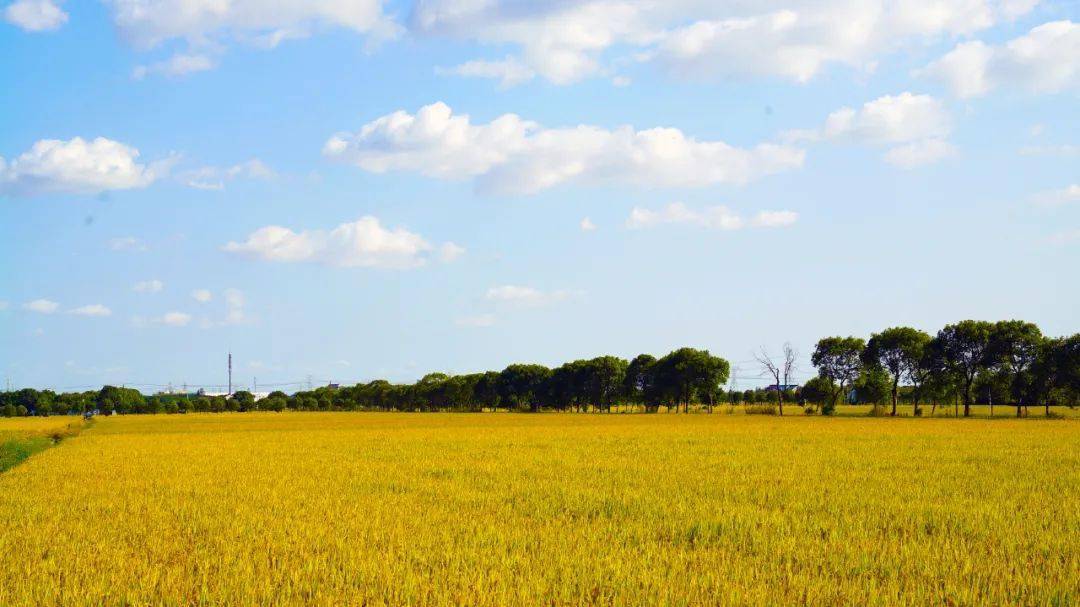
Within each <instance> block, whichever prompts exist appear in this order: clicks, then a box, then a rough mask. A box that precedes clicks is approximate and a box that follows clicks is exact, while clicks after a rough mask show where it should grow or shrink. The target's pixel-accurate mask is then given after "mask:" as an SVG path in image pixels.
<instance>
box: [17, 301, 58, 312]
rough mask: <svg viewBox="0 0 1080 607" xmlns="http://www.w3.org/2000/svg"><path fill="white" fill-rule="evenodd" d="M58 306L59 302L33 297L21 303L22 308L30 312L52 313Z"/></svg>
mask: <svg viewBox="0 0 1080 607" xmlns="http://www.w3.org/2000/svg"><path fill="white" fill-rule="evenodd" d="M59 307H60V304H58V303H56V302H55V301H51V300H48V299H35V300H33V301H28V302H26V303H24V304H23V309H24V310H29V311H31V312H37V313H39V314H52V313H53V312H55V311H56V309H57V308H59Z"/></svg>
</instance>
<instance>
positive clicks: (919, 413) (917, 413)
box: [915, 405, 922, 417]
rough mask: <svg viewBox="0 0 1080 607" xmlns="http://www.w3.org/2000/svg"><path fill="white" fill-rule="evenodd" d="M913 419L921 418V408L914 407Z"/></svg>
mask: <svg viewBox="0 0 1080 607" xmlns="http://www.w3.org/2000/svg"><path fill="white" fill-rule="evenodd" d="M915 417H922V407H920V406H919V405H915Z"/></svg>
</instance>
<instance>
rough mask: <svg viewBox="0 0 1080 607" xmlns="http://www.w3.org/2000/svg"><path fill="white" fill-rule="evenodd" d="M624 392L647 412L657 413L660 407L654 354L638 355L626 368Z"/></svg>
mask: <svg viewBox="0 0 1080 607" xmlns="http://www.w3.org/2000/svg"><path fill="white" fill-rule="evenodd" d="M623 391H624V393H625V394H626V398H628V399H629V400H631V401H633V402H637V403H641V405H642V406H643V407H644V408H645V412H646V413H648V412H655V411H656V410H657V408H658V407H659V406H660V399H659V394H658V393H657V387H656V357H655V356H653V355H652V354H638V355H637V356H635V357H634V360H631V361H630V364H629V365H627V367H626V376H625V378H624V379H623Z"/></svg>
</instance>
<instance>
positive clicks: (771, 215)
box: [750, 211, 799, 228]
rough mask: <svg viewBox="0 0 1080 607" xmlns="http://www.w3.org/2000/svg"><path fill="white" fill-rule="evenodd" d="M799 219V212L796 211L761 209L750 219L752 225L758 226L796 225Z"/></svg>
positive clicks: (778, 226)
mask: <svg viewBox="0 0 1080 607" xmlns="http://www.w3.org/2000/svg"><path fill="white" fill-rule="evenodd" d="M798 220H799V214H798V213H796V212H795V211H759V212H758V214H757V215H754V218H753V219H752V220H751V221H750V225H752V226H754V227H758V228H785V227H787V226H790V225H795V222H796V221H798Z"/></svg>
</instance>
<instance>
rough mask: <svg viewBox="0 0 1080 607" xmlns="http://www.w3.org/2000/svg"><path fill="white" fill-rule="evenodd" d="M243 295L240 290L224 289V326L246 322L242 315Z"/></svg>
mask: <svg viewBox="0 0 1080 607" xmlns="http://www.w3.org/2000/svg"><path fill="white" fill-rule="evenodd" d="M245 303H246V300H245V299H244V293H243V292H242V291H240V289H225V309H226V314H225V324H227V325H235V324H240V323H242V322H244V321H245V320H247V316H246V315H245V314H244V304H245Z"/></svg>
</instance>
